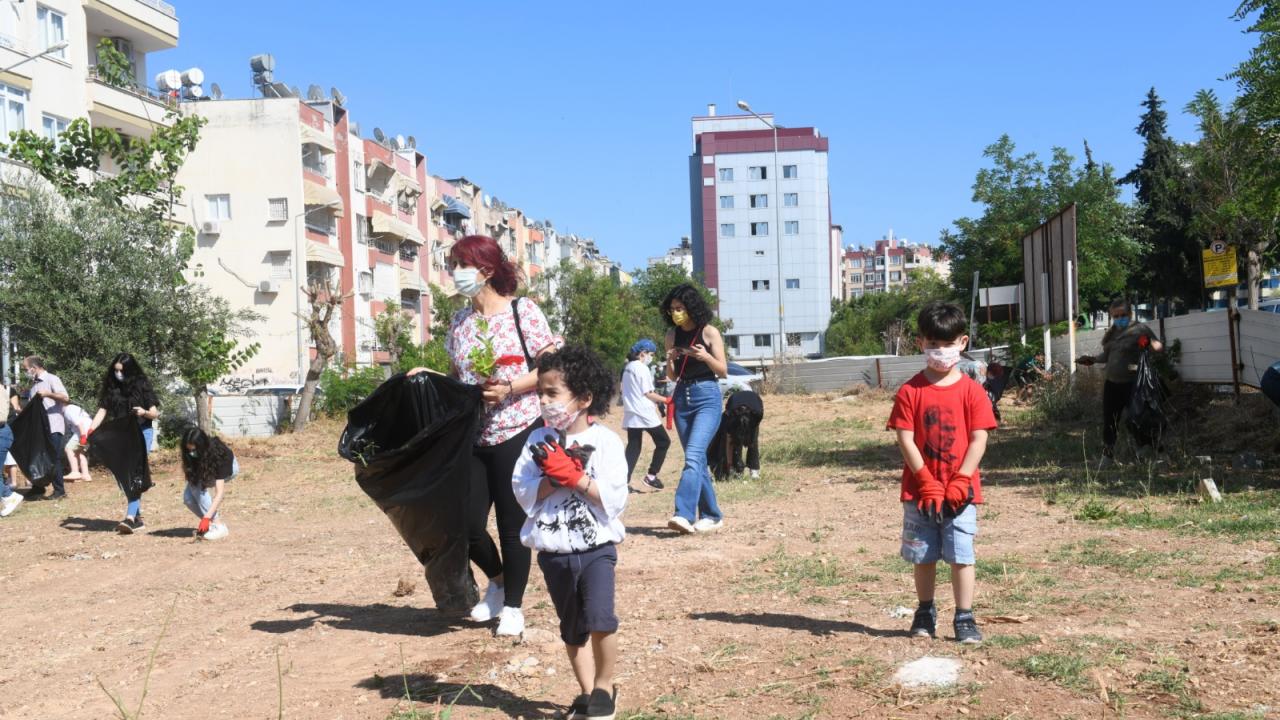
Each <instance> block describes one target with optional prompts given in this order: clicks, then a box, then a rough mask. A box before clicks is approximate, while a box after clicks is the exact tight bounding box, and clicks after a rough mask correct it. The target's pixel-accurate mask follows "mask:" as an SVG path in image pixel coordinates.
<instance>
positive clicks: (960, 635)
mask: <svg viewBox="0 0 1280 720" xmlns="http://www.w3.org/2000/svg"><path fill="white" fill-rule="evenodd" d="M954 627H955V631H956V642H958V643H963V644H965V645H981V644H982V633H981V632H979V630H978V623H977V621H976V620H974V619H973V613H971V612H969V613H961V614H957V615H956V619H955V623H954Z"/></svg>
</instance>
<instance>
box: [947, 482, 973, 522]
mask: <svg viewBox="0 0 1280 720" xmlns="http://www.w3.org/2000/svg"><path fill="white" fill-rule="evenodd" d="M972 496H973V478H971V477H969V476H968V475H961V474H960V473H956V474H955V475H952V476H951V479H950V480H948V481H947V487H946V501H947V507H949V508H951V512H953V513H955V512H959V511H960V508H962V507H964V504H965V503H967V502H969V500H970V498H971V497H972Z"/></svg>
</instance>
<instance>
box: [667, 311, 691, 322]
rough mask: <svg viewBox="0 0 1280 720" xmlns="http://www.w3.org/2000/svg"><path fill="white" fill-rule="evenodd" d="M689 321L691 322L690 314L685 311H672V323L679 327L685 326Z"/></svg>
mask: <svg viewBox="0 0 1280 720" xmlns="http://www.w3.org/2000/svg"><path fill="white" fill-rule="evenodd" d="M688 321H689V313H687V312H685V311H684V310H672V311H671V322H673V323H675V324H677V325H683V324H685V323H686V322H688Z"/></svg>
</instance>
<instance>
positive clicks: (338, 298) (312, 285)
mask: <svg viewBox="0 0 1280 720" xmlns="http://www.w3.org/2000/svg"><path fill="white" fill-rule="evenodd" d="M329 275H330V274H326V275H325V276H324V277H322V278H316V279H314V280H312V281H310V282H308V283H307V287H306V288H304V289H303V290H302V294H303V295H305V296H306V298H307V314H306V315H304V316H302V320H303V322H305V323H306V324H307V332H308V333H309V334H310V335H311V342H312V344H314V345H315V355H314V356H313V357H312V358H311V364H310V365H308V366H307V377H306V380H305V381H304V382H303V384H302V395H301V397H299V398H298V414H297V415H296V416H295V418H294V421H293V431H294V432H302V431H303V430H305V429H307V424H308V423H310V422H311V406H312V404H313V403H314V401H315V396H316V386H317V385H319V384H320V376H321V374H323V373H324V369H325V368H327V367H329V363H331V362H333V358H334V357H336V356H337V354H338V343H337V342H335V341H334V339H333V334H332V333H330V332H329V323H331V322H332V321H333V315H334V313H335V312H337V310H338V308H340V307H342V302H343V301H344V300H346V299H347V297H348V296H349V295H350V293H347V294H344V293H343V292H342V291H341V289H340V288H339V287H338V284H337V282H336V279H335V278H330V277H329Z"/></svg>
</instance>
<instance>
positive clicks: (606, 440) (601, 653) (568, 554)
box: [511, 346, 627, 718]
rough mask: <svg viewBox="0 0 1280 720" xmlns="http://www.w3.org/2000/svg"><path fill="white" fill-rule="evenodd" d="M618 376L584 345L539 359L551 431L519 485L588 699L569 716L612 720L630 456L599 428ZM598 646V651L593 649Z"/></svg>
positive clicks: (531, 447) (537, 434) (527, 530)
mask: <svg viewBox="0 0 1280 720" xmlns="http://www.w3.org/2000/svg"><path fill="white" fill-rule="evenodd" d="M613 387H614V382H613V377H612V374H611V373H610V372H609V371H608V370H607V369H606V368H605V366H604V363H602V362H601V361H600V358H599V357H598V356H597V355H596V354H595V353H594V352H592V351H591V350H589V349H587V348H585V347H583V346H570V347H565V348H564V349H562V350H558V351H556V352H553V353H548V354H545V355H542V356H541V357H539V358H538V399H539V401H540V403H541V407H542V419H543V421H544V422H545V423H546V426H545V427H542V428H539V429H537V430H534V431H533V433H532V434H531V435H530V436H529V440H528V442H527V444H526V446H525V451H524V452H523V453H521V455H520V459H519V460H517V461H516V467H515V473H514V477H513V478H512V480H511V485H512V489H513V491H514V493H515V496H516V501H517V502H519V503H520V507H522V508H523V509H524V511H525V514H526V515H527V516H528V519H527V520H525V523H524V526H523V527H522V528H521V530H520V541H521V542H522V543H524V544H525V545H526V546H527V547H530V548H532V549H534V550H537V551H538V567H540V568H541V569H542V575H543V578H544V579H545V580H546V584H547V592H548V594H550V595H551V600H552V603H553V604H554V605H555V608H556V615H557V616H559V618H560V639H561V640H563V641H564V644H565V650H566V651H567V652H568V655H569V663H570V664H571V665H572V666H573V673H574V676H575V677H576V678H577V680H578V684H579V685H580V686H581V688H582V693H581V694H580V695H579V696H578V697H577V698H576V699H575V700H574V701H573V703H572V704H571V705H570V708H569V713H568V716H569V717H575V718H612V717H613V716H614V712H615V710H616V707H617V706H616V702H617V688H616V687H615V686H614V685H613V670H614V665H615V664H616V662H617V656H618V636H617V631H618V616H617V614H616V613H615V612H614V576H615V569H616V567H617V564H618V551H617V547H616V546H617V544H618V543H621V542H622V540H623V538H624V537H625V535H626V528H625V527H624V526H623V524H622V510H623V508H624V507H626V504H627V475H626V458H625V455H624V453H623V449H622V440H621V439H620V438H619V437H618V436H617V435H615V434H614V433H613V432H612V431H611V430H609V429H608V428H606V427H605V426H603V425H600V424H598V423H596V422H595V421H594V418H595V417H598V416H600V415H603V414H604V413H606V412H608V409H609V401H610V399H611V397H612V395H613ZM588 641H590V647H588Z"/></svg>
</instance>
